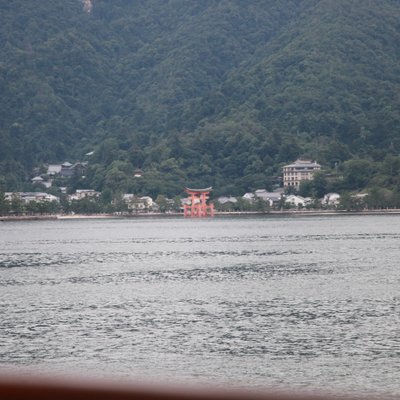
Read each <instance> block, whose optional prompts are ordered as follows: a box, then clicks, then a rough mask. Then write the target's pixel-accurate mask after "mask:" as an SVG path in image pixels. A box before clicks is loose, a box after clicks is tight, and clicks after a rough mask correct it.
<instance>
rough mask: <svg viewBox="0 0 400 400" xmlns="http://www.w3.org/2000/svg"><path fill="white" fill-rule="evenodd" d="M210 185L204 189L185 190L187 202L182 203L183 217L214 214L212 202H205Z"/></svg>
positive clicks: (200, 216)
mask: <svg viewBox="0 0 400 400" xmlns="http://www.w3.org/2000/svg"><path fill="white" fill-rule="evenodd" d="M211 190H212V187H208V188H205V189H189V188H186V189H185V192H186V193H187V194H188V195H189V197H188V202H187V204H184V205H183V215H184V217H191V218H202V217H213V216H214V204H212V203H211V204H207V200H208V199H209V198H210V196H209V194H210V192H211Z"/></svg>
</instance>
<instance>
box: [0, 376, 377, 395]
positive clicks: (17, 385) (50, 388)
mask: <svg viewBox="0 0 400 400" xmlns="http://www.w3.org/2000/svg"><path fill="white" fill-rule="evenodd" d="M378 398H379V399H382V397H368V399H369V400H373V399H378ZM0 399H1V400H16V399H18V400H19V399H21V400H22V399H24V400H48V399H57V400H63V399H65V400H67V399H68V400H81V399H82V400H83V399H90V400H125V399H126V400H128V399H141V400H244V399H245V400H306V399H307V400H334V399H347V400H356V399H366V397H365V396H359V397H358V396H345V395H338V396H332V395H326V396H324V395H317V394H305V393H303V394H294V393H292V394H290V393H286V394H284V393H273V392H270V393H261V392H254V391H244V390H208V389H205V390H201V389H199V388H198V387H196V388H188V387H181V388H173V387H170V386H169V387H162V386H158V387H157V386H149V385H147V386H145V385H139V386H134V385H128V384H126V383H116V382H111V383H110V382H105V381H98V380H92V381H89V380H87V381H83V380H75V381H74V380H70V379H68V380H60V379H58V378H57V379H45V378H42V377H40V378H34V377H29V378H26V377H15V376H12V377H10V376H3V377H0Z"/></svg>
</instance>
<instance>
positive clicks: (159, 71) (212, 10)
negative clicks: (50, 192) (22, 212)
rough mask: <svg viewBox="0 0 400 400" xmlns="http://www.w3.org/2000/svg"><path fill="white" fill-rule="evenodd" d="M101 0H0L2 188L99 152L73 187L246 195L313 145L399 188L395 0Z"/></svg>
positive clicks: (318, 156) (338, 164)
mask: <svg viewBox="0 0 400 400" xmlns="http://www.w3.org/2000/svg"><path fill="white" fill-rule="evenodd" d="M91 3H92V8H91V9H90V10H89V9H88V8H87V7H86V8H85V7H84V4H83V2H82V1H81V0H32V1H24V0H7V1H6V0H0V9H1V14H0V54H1V58H0V143H1V145H0V183H2V186H3V189H7V190H18V189H21V188H24V187H25V186H26V185H27V184H28V183H29V178H31V177H32V171H33V168H34V167H37V166H40V165H41V164H43V163H52V162H63V161H65V160H70V161H72V160H84V159H85V154H86V153H88V152H91V151H94V154H93V155H92V156H91V157H90V158H87V161H89V168H88V171H87V174H86V178H85V179H83V180H80V181H79V180H78V181H76V182H74V185H75V188H76V187H82V188H83V187H86V188H87V187H91V188H94V189H96V190H103V191H104V190H108V191H111V192H118V191H120V192H133V193H138V194H150V195H157V194H158V193H163V194H166V195H174V194H179V193H180V192H181V191H182V188H183V187H184V186H185V185H195V186H209V185H213V186H214V187H215V190H216V193H223V194H239V193H242V192H243V191H247V190H254V189H257V188H263V187H271V186H272V184H273V183H274V182H276V181H277V180H276V179H277V177H278V176H279V174H280V168H281V166H282V165H284V164H285V163H287V162H289V161H293V160H294V159H296V158H297V157H300V156H303V157H310V158H313V159H315V160H317V161H319V162H320V163H321V164H322V165H323V168H324V170H325V174H327V175H328V180H326V181H323V180H322V179H320V183H321V181H323V182H322V183H323V185H324V189H325V190H338V191H340V190H359V189H364V188H374V189H377V188H385V190H390V191H392V192H393V193H397V192H399V190H400V178H399V174H400V157H399V152H400V4H399V2H398V1H396V0H381V1H370V0H335V1H332V0H254V1H248V2H247V1H240V0H202V1H191V0H169V1H165V0H113V1H107V0H93V1H92V2H91ZM136 168H141V169H142V170H143V171H144V174H143V178H141V179H134V178H133V172H134V170H135V169H136ZM329 177H330V178H329ZM314 189H315V188H314Z"/></svg>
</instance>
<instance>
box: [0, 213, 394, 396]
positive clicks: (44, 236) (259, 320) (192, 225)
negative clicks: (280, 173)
mask: <svg viewBox="0 0 400 400" xmlns="http://www.w3.org/2000/svg"><path fill="white" fill-rule="evenodd" d="M399 246H400V216H393V215H391V216H387V215H382V216H350V215H349V216H331V217H327V216H324V217H317V216H313V217H294V218H293V217H290V218H288V217H280V218H272V217H249V218H214V219H202V220H191V219H183V218H133V219H99V220H84V219H82V220H62V221H32V222H28V221H25V222H3V223H1V222H0V371H11V372H21V373H22V371H23V373H24V374H26V373H28V374H29V373H32V374H39V373H52V374H59V375H63V376H64V375H69V374H71V375H74V374H82V373H83V372H84V373H85V374H90V375H92V376H93V375H95V376H101V377H106V376H107V377H109V376H112V377H115V378H126V379H131V380H132V381H143V380H146V381H148V380H150V381H154V382H163V381H168V382H171V381H172V382H177V383H189V384H190V383H196V384H199V383H200V384H207V385H219V386H222V387H225V386H227V387H230V388H231V387H233V386H234V387H242V388H243V387H244V388H253V389H254V388H256V389H293V390H298V389H301V390H312V389H316V390H323V391H325V392H326V391H329V392H335V393H339V392H340V393H347V392H356V393H372V394H375V393H378V394H379V393H386V394H389V395H396V394H397V395H399V394H400V319H399V315H400V249H399Z"/></svg>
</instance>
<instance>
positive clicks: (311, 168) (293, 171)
mask: <svg viewBox="0 0 400 400" xmlns="http://www.w3.org/2000/svg"><path fill="white" fill-rule="evenodd" d="M320 169H321V166H320V165H319V164H318V163H317V162H315V161H310V160H296V161H295V162H294V163H293V164H289V165H285V166H284V167H283V186H284V187H290V186H293V187H294V188H296V189H298V188H299V186H300V183H301V182H302V181H310V180H312V179H313V178H314V174H315V172H316V171H319V170H320Z"/></svg>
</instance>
